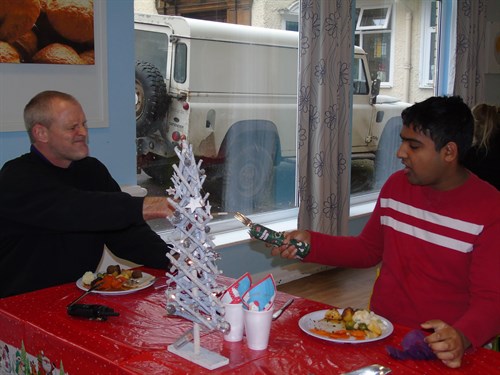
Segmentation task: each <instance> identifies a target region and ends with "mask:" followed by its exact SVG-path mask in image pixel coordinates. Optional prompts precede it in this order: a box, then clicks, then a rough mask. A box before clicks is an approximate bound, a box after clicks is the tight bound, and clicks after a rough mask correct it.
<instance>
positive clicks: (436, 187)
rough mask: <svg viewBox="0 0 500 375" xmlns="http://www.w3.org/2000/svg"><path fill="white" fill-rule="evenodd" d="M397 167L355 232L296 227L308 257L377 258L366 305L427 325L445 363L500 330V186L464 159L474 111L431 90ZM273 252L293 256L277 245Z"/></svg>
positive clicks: (407, 128) (409, 123) (412, 117)
mask: <svg viewBox="0 0 500 375" xmlns="http://www.w3.org/2000/svg"><path fill="white" fill-rule="evenodd" d="M402 118H403V127H402V130H401V139H402V144H401V146H400V147H399V150H398V152H397V156H398V157H399V158H400V159H401V161H402V163H403V165H404V169H403V170H401V171H399V172H396V173H395V174H394V175H392V176H391V177H390V178H389V179H388V181H387V182H386V183H385V185H384V186H383V188H382V189H381V191H380V195H379V198H378V201H377V204H376V207H375V209H374V211H373V213H372V215H371V217H370V219H369V221H368V222H367V224H366V226H365V228H364V229H363V231H362V233H361V234H360V235H359V236H357V237H340V236H339V237H335V236H329V235H325V234H321V233H316V232H312V231H293V232H290V233H288V234H287V237H286V238H287V240H288V241H289V240H290V239H292V238H294V239H296V240H299V241H305V242H308V243H310V245H311V252H310V253H309V255H308V256H307V257H306V258H305V261H307V262H315V263H322V264H328V265H335V266H341V267H358V268H361V267H372V266H374V265H377V264H379V263H381V269H380V276H379V277H378V278H377V280H376V282H375V285H374V289H373V295H372V299H371V308H372V310H373V311H375V312H376V313H378V314H380V315H381V316H384V317H386V318H388V319H389V320H391V321H393V322H395V323H400V324H403V325H406V326H409V327H413V328H418V327H422V328H424V329H433V330H434V333H433V334H431V335H429V336H427V337H426V342H427V343H428V345H429V346H430V348H431V349H432V350H433V351H434V353H435V354H436V355H437V357H438V358H439V359H441V360H442V361H443V362H444V363H445V364H446V365H447V366H449V367H459V366H460V365H461V360H462V356H463V353H464V351H465V350H466V349H467V348H468V347H469V346H470V345H472V346H474V347H478V346H481V345H484V344H485V343H487V342H488V341H489V340H491V339H492V338H493V337H494V336H496V335H497V334H499V333H500V272H499V265H500V249H499V247H498V244H499V243H500V193H499V192H498V191H497V190H496V189H495V188H494V187H493V186H491V185H489V184H487V183H485V182H484V181H482V180H480V179H479V178H478V177H477V176H475V175H473V174H471V173H470V172H469V171H468V170H467V169H466V168H465V167H464V166H463V165H462V160H463V157H464V156H465V154H466V152H467V150H468V149H469V147H470V145H471V143H472V134H473V126H474V125H473V118H472V114H471V112H470V110H469V108H468V107H467V105H465V104H464V103H463V101H462V100H461V99H460V98H459V97H432V98H429V99H427V100H425V101H423V102H420V103H416V104H415V105H413V106H411V107H409V108H407V109H405V110H404V111H403V113H402ZM272 254H273V255H281V256H282V257H285V258H290V259H292V258H294V256H295V254H296V249H295V247H294V246H292V245H286V244H285V245H283V246H281V247H277V248H274V249H273V250H272Z"/></svg>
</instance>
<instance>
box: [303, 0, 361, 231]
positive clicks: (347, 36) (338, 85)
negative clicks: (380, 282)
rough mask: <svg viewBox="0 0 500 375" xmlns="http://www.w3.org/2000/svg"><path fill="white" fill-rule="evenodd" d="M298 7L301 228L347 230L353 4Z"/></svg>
mask: <svg viewBox="0 0 500 375" xmlns="http://www.w3.org/2000/svg"><path fill="white" fill-rule="evenodd" d="M300 5H301V11H300V27H299V33H300V48H299V51H300V56H299V71H300V73H299V77H300V78H299V86H298V138H297V139H298V173H299V198H300V204H299V218H298V227H299V228H300V229H310V230H315V231H320V232H323V233H329V234H337V235H341V234H347V229H348V218H349V183H350V178H349V165H350V158H351V151H350V150H351V129H350V126H351V108H352V104H351V90H350V83H351V82H352V78H351V66H352V61H353V42H352V39H353V38H352V14H353V9H354V8H353V3H352V1H340V0H336V1H333V0H331V1H330V0H329V1H323V0H302V1H301V4H300Z"/></svg>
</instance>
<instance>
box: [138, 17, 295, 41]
mask: <svg viewBox="0 0 500 375" xmlns="http://www.w3.org/2000/svg"><path fill="white" fill-rule="evenodd" d="M134 21H135V23H140V24H153V25H158V26H170V27H171V28H172V30H173V31H172V33H173V34H174V35H176V36H179V37H181V38H182V37H186V38H191V39H210V40H213V39H215V40H221V41H228V42H229V41H232V42H247V43H263V44H277V45H286V46H293V47H297V44H298V33H297V32H296V31H286V30H276V29H267V28H263V27H254V26H245V25H235V24H232V23H224V22H214V21H205V20H198V19H194V18H186V17H179V16H164V15H159V14H158V15H157V14H140V13H135V14H134Z"/></svg>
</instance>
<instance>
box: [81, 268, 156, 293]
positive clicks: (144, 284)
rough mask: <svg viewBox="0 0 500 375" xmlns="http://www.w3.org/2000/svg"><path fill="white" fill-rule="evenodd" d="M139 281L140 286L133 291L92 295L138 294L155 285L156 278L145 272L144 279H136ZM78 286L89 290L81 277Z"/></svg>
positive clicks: (111, 291)
mask: <svg viewBox="0 0 500 375" xmlns="http://www.w3.org/2000/svg"><path fill="white" fill-rule="evenodd" d="M135 280H137V281H138V284H137V286H136V287H134V288H132V289H127V290H93V291H92V292H91V293H96V294H107V295H111V296H121V295H123V294H130V293H135V292H138V291H139V290H143V289H146V288H148V287H150V286H151V285H153V284H154V282H155V277H154V276H153V275H150V274H149V273H146V272H143V273H142V277H141V278H139V279H135ZM76 286H77V287H78V288H80V289H81V290H88V289H89V288H87V287H86V286H84V285H83V282H82V278H81V277H80V278H79V279H78V280H77V281H76Z"/></svg>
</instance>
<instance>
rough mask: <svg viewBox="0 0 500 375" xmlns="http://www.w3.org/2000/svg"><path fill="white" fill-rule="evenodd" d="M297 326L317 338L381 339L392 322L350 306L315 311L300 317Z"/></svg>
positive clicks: (356, 341)
mask: <svg viewBox="0 0 500 375" xmlns="http://www.w3.org/2000/svg"><path fill="white" fill-rule="evenodd" d="M299 327H300V328H301V329H302V330H303V331H304V332H305V333H307V334H308V335H311V336H314V337H317V338H319V339H322V340H326V341H332V342H338V343H347V344H361V343H366V342H372V341H378V340H382V339H384V338H386V337H387V336H389V335H390V334H391V333H392V331H394V326H393V325H392V323H391V322H390V321H388V320H387V319H385V318H383V317H381V316H380V315H376V314H375V313H373V312H372V311H368V310H354V309H352V308H350V307H348V308H345V309H336V308H332V309H327V310H319V311H314V312H312V313H309V314H307V315H304V316H303V317H302V318H300V320H299Z"/></svg>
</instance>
